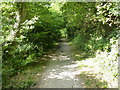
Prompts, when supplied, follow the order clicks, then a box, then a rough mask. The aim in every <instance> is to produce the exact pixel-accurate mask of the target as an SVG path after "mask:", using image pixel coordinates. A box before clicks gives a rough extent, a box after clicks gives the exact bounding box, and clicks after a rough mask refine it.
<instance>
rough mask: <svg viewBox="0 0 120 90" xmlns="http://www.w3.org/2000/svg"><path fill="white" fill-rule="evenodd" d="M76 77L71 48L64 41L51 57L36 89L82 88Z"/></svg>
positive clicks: (76, 71) (77, 72)
mask: <svg viewBox="0 0 120 90" xmlns="http://www.w3.org/2000/svg"><path fill="white" fill-rule="evenodd" d="M78 75H79V71H78V70H77V64H76V62H75V61H74V58H72V52H71V48H70V46H69V45H68V42H66V41H65V40H64V41H63V42H62V43H60V48H59V49H58V50H57V51H56V52H55V54H53V55H51V61H50V63H49V65H48V66H47V67H46V70H45V71H44V72H43V74H42V77H41V80H40V82H39V83H38V85H37V88H82V87H81V83H80V81H81V80H80V78H78Z"/></svg>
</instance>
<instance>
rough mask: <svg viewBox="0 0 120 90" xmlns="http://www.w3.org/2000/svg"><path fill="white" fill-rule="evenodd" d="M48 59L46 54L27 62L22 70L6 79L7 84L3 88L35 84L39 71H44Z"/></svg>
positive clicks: (39, 74)
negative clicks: (34, 60)
mask: <svg viewBox="0 0 120 90" xmlns="http://www.w3.org/2000/svg"><path fill="white" fill-rule="evenodd" d="M48 62H49V59H48V57H47V56H45V57H43V58H42V59H41V60H40V58H39V60H38V61H36V62H33V63H29V64H28V65H27V66H26V67H25V69H24V70H23V71H21V72H20V73H18V75H16V76H13V77H11V78H10V79H9V80H7V84H6V85H3V88H30V87H33V86H34V85H36V84H37V82H38V81H39V80H40V77H41V73H42V72H43V71H44V69H45V67H46V65H47V64H48Z"/></svg>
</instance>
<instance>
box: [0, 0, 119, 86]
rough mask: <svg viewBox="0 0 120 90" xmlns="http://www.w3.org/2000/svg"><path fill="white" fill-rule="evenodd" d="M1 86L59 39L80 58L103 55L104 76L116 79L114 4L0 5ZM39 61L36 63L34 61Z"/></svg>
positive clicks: (115, 16) (51, 3) (40, 56)
mask: <svg viewBox="0 0 120 90" xmlns="http://www.w3.org/2000/svg"><path fill="white" fill-rule="evenodd" d="M0 9H1V23H2V30H1V33H2V36H0V38H1V40H0V43H1V45H2V71H1V72H2V84H3V87H7V84H8V80H9V79H10V78H11V77H13V76H15V75H17V74H18V73H20V72H21V71H22V70H24V69H25V68H26V66H27V65H28V64H30V65H32V64H31V63H34V62H38V61H40V60H41V59H40V58H42V57H43V56H44V55H45V54H46V53H47V52H48V51H49V50H52V49H53V48H54V46H55V43H57V42H59V41H60V39H61V38H67V39H68V40H69V41H71V42H72V44H73V48H74V49H75V50H76V51H78V52H79V53H85V55H84V57H86V58H87V57H88V56H90V57H92V56H95V55H96V54H95V52H97V51H100V52H107V53H109V54H110V52H112V54H110V55H111V57H114V58H112V59H110V60H108V59H104V61H103V62H104V63H107V66H103V67H104V68H105V69H106V70H107V67H110V69H108V70H107V71H108V72H112V76H113V77H114V78H117V77H118V73H117V69H118V65H117V62H118V59H117V57H118V52H117V48H118V47H116V48H114V50H113V48H112V46H114V45H117V43H118V41H117V40H118V37H119V34H118V33H119V25H118V24H119V21H118V18H119V15H118V3H116V2H1V3H0ZM38 58H39V59H38Z"/></svg>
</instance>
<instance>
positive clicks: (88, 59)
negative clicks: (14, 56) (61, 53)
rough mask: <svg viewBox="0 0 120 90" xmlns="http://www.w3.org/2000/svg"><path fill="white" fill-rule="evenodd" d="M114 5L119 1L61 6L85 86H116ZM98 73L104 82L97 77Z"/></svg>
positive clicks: (116, 29) (116, 50) (115, 20)
mask: <svg viewBox="0 0 120 90" xmlns="http://www.w3.org/2000/svg"><path fill="white" fill-rule="evenodd" d="M117 7H118V3H110V2H105V3H81V2H77V3H70V2H67V3H65V4H64V6H63V7H62V8H61V10H62V11H63V16H64V18H65V21H66V30H67V34H68V38H69V39H70V40H71V41H72V43H73V44H72V45H73V48H74V51H76V52H77V54H76V57H77V58H76V59H77V60H79V61H80V63H81V64H80V70H81V72H83V73H81V76H82V77H81V78H83V81H84V82H83V83H84V84H85V86H86V87H88V88H90V87H91V88H94V87H96V88H118V56H119V55H118V37H119V26H118V24H119V23H118V21H119V20H118V18H119V14H118V8H117ZM81 60H82V61H81ZM91 64H92V65H91ZM95 72H98V73H97V74H94V73H95ZM90 74H92V75H93V76H92V75H90ZM100 75H101V76H103V77H101V80H103V81H102V82H103V83H102V82H101V81H100V79H99V78H98V79H97V78H96V77H97V76H100Z"/></svg>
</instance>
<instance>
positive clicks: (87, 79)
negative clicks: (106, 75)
mask: <svg viewBox="0 0 120 90" xmlns="http://www.w3.org/2000/svg"><path fill="white" fill-rule="evenodd" d="M80 78H82V82H83V86H84V87H85V88H107V87H108V83H107V82H106V81H103V80H101V79H100V78H97V77H95V76H94V75H93V74H89V73H84V72H83V73H81V74H80Z"/></svg>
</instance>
